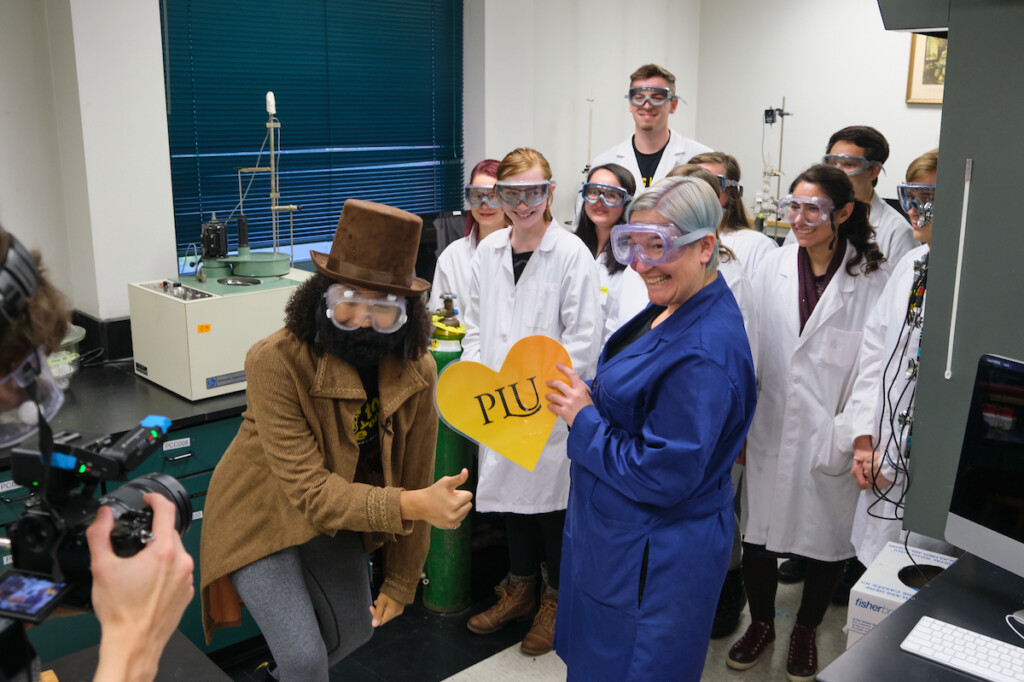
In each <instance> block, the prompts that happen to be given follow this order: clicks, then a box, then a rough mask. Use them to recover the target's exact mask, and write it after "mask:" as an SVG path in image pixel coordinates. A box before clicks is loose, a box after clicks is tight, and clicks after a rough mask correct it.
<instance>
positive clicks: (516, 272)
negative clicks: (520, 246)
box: [512, 251, 533, 284]
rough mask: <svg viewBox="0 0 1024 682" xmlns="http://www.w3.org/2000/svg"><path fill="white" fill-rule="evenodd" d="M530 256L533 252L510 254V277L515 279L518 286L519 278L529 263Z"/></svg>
mask: <svg viewBox="0 0 1024 682" xmlns="http://www.w3.org/2000/svg"><path fill="white" fill-rule="evenodd" d="M532 255H533V251H523V252H522V253H513V254H512V277H514V278H515V282H516V284H519V277H520V276H521V275H522V274H523V270H525V269H526V264H527V263H529V262H530V256H532Z"/></svg>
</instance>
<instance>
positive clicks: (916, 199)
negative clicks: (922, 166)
mask: <svg viewBox="0 0 1024 682" xmlns="http://www.w3.org/2000/svg"><path fill="white" fill-rule="evenodd" d="M896 189H897V191H898V192H899V196H900V206H902V207H903V210H904V211H906V212H907V213H910V209H914V210H915V211H917V212H918V213H920V212H921V211H922V210H923V209H924V208H925V207H931V205H932V203H933V202H934V201H935V185H921V184H918V183H916V182H901V183H900V184H899V185H898V186H897V188H896Z"/></svg>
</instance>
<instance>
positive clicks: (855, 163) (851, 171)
mask: <svg viewBox="0 0 1024 682" xmlns="http://www.w3.org/2000/svg"><path fill="white" fill-rule="evenodd" d="M821 162H822V163H823V164H825V165H826V166H833V167H835V168H838V169H839V170H841V171H843V172H844V173H846V174H847V175H860V174H861V173H863V172H864V171H866V170H867V169H868V168H871V167H872V166H878V167H879V168H881V167H882V162H881V161H871V160H870V159H866V158H864V157H863V156H853V155H851V154H826V155H825V156H824V157H822V159H821Z"/></svg>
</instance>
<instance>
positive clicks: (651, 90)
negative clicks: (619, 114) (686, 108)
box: [626, 87, 676, 107]
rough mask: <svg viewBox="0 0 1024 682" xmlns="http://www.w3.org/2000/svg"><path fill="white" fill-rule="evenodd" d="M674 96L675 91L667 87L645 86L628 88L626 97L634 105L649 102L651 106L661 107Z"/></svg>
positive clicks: (640, 105)
mask: <svg viewBox="0 0 1024 682" xmlns="http://www.w3.org/2000/svg"><path fill="white" fill-rule="evenodd" d="M675 98H676V93H674V92H672V91H671V90H670V89H669V88H659V87H647V88H630V89H629V93H628V94H627V95H626V99H628V100H629V103H630V104H632V105H633V106H634V107H642V106H643V105H645V104H650V105H651V106H652V107H663V106H665V105H666V104H668V103H669V102H671V101H672V100H674V99H675Z"/></svg>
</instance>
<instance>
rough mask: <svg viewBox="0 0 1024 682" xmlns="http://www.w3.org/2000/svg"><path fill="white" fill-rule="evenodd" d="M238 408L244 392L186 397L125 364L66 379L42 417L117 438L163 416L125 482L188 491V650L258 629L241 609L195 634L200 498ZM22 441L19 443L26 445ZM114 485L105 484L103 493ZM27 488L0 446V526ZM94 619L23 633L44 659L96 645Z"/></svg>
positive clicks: (233, 429) (56, 622)
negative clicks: (192, 594)
mask: <svg viewBox="0 0 1024 682" xmlns="http://www.w3.org/2000/svg"><path fill="white" fill-rule="evenodd" d="M244 409H245V392H244V391H239V392H237V393H230V394H226V395H221V396H217V397H214V398H207V399H205V400H201V401H197V402H189V401H188V400H185V399H184V398H181V397H180V396H178V395H176V394H174V393H171V392H170V391H167V390H165V389H163V388H161V387H159V386H157V385H155V384H152V383H150V382H148V381H146V380H145V379H143V378H141V377H138V376H136V375H135V374H134V372H133V370H132V364H131V362H129V361H126V362H119V363H111V364H106V365H101V366H97V367H84V368H82V369H81V370H80V371H79V372H78V373H77V374H75V375H74V376H73V377H72V379H71V384H70V386H69V387H68V389H67V390H66V391H65V394H64V406H63V407H62V408H61V410H60V411H59V412H58V413H57V415H56V417H55V418H54V419H53V421H52V422H50V425H51V428H52V429H53V431H54V433H57V432H60V431H72V432H79V433H89V434H107V433H109V434H111V435H113V436H118V435H120V434H121V433H123V432H125V431H127V430H129V429H131V428H134V427H135V426H137V425H138V423H139V421H140V420H142V419H143V418H144V417H146V416H147V415H150V414H155V415H160V416H163V417H167V418H168V419H170V420H171V427H170V429H169V431H168V434H167V440H166V442H165V443H164V445H163V448H162V449H161V450H159V451H157V452H156V453H154V454H152V455H151V456H150V457H149V458H148V459H147V460H145V461H144V462H142V463H141V464H140V465H139V466H138V467H137V468H136V469H134V470H133V471H131V472H130V473H129V480H131V479H134V478H137V477H139V476H142V475H144V474H148V473H151V472H162V473H165V474H168V475H171V476H174V477H175V478H176V479H178V481H179V482H180V483H181V485H182V486H183V487H184V488H185V490H186V491H188V493H189V495H190V497H191V501H192V510H193V513H192V526H191V527H190V528H189V530H188V531H187V532H186V533H185V535H184V536H183V538H182V542H183V543H184V545H185V549H186V550H188V552H189V554H191V555H192V558H193V559H194V560H195V565H196V570H195V572H194V580H195V587H196V598H195V599H194V600H193V601H192V603H191V604H189V606H188V608H187V609H186V610H185V615H184V616H183V617H182V620H181V624H180V626H179V630H180V631H181V632H182V634H184V635H185V637H187V638H188V639H189V640H190V641H191V642H192V643H193V644H194V645H195V646H196V647H198V648H199V649H200V650H201V651H203V652H204V653H209V652H211V651H215V650H218V649H221V648H223V647H226V646H229V645H231V644H235V643H238V642H240V641H243V640H246V639H249V638H251V637H254V636H256V635H258V634H259V629H258V628H257V627H256V624H255V623H254V622H253V621H252V618H251V616H249V614H248V612H245V613H244V617H245V622H244V623H243V626H242V627H240V628H230V629H225V630H220V631H218V633H217V636H216V638H215V639H214V641H213V644H212V645H207V644H206V641H205V639H204V637H203V628H202V618H201V615H200V601H199V537H200V532H201V528H202V522H203V503H204V501H205V499H206V497H205V496H206V491H207V488H208V485H209V482H210V477H211V476H212V475H213V469H214V467H216V465H217V462H218V461H220V457H221V455H222V454H223V453H224V451H225V450H226V449H227V447H228V444H229V443H231V440H232V439H233V438H234V437H235V434H236V433H237V432H238V427H239V425H240V424H241V423H242V417H241V415H242V411H243V410H244ZM33 446H34V441H32V440H31V439H30V440H27V441H25V442H24V443H22V444H21V445H20V447H33ZM118 485H120V482H112V483H111V484H109V485H108V490H109V489H113V488H115V487H117V486H118ZM27 497H28V493H27V491H26V490H25V489H24V488H23V487H20V486H17V485H15V484H14V482H13V481H12V480H11V471H10V451H9V450H0V529H2V528H3V527H4V526H5V524H7V523H9V522H11V521H13V520H14V519H16V518H17V516H18V514H19V513H20V512H21V509H22V505H23V501H24V499H25V498H27ZM0 559H2V563H3V566H4V568H5V569H6V568H9V567H10V563H11V556H10V553H9V552H6V551H3V550H0ZM99 634H100V632H99V623H98V622H97V621H96V618H95V616H93V615H92V614H83V615H78V616H69V617H63V618H50V619H49V620H47V621H46V622H44V623H43V624H41V625H39V626H37V627H35V628H33V629H32V630H30V632H29V639H31V640H32V644H33V646H34V647H35V648H36V650H37V651H38V652H39V655H40V657H41V658H42V660H43V662H44V664H45V663H46V662H47V661H50V660H53V659H56V658H59V657H62V656H65V655H67V654H70V653H73V652H75V651H79V650H81V649H85V648H87V647H90V646H93V645H95V644H97V643H98V642H99Z"/></svg>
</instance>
